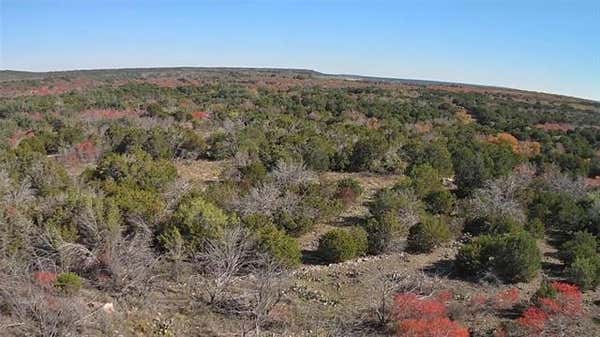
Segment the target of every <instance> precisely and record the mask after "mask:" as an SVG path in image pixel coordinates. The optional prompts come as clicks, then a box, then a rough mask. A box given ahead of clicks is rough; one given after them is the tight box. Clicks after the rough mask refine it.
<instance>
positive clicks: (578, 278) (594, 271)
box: [565, 255, 600, 290]
mask: <svg viewBox="0 0 600 337" xmlns="http://www.w3.org/2000/svg"><path fill="white" fill-rule="evenodd" d="M565 274H566V275H567V279H568V280H569V281H570V282H572V283H574V284H576V285H578V286H579V287H580V288H581V289H584V290H585V289H595V288H596V287H597V286H598V284H600V256H598V255H594V256H590V257H576V258H575V260H573V262H572V263H571V264H570V265H569V266H568V267H567V269H566V270H565Z"/></svg>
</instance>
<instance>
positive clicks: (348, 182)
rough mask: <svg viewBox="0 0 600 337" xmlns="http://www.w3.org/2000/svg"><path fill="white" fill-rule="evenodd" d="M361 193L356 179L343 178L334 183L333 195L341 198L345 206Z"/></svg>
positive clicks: (361, 190) (361, 189) (354, 200)
mask: <svg viewBox="0 0 600 337" xmlns="http://www.w3.org/2000/svg"><path fill="white" fill-rule="evenodd" d="M362 193H363V188H362V187H361V186H360V183H359V182H358V181H357V180H356V179H353V178H344V179H341V180H338V181H337V183H336V192H335V197H336V198H337V199H340V200H342V202H343V203H344V206H346V207H348V206H349V205H350V204H352V203H354V202H356V200H357V199H358V198H359V197H360V195H361V194H362Z"/></svg>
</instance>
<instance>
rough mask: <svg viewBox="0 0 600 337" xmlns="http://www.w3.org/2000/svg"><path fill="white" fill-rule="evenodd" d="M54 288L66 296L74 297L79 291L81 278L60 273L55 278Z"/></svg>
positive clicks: (71, 274)
mask: <svg viewBox="0 0 600 337" xmlns="http://www.w3.org/2000/svg"><path fill="white" fill-rule="evenodd" d="M54 285H55V287H57V288H58V289H60V291H62V292H64V293H65V294H68V295H74V294H76V293H78V292H79V290H80V289H81V285H82V281H81V277H79V275H77V274H75V273H71V272H69V273H60V274H59V275H58V276H57V277H56V283H55V284H54Z"/></svg>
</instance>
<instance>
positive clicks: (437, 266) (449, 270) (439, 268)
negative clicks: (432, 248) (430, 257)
mask: <svg viewBox="0 0 600 337" xmlns="http://www.w3.org/2000/svg"><path fill="white" fill-rule="evenodd" d="M421 270H422V271H423V272H424V273H425V274H426V275H428V276H438V277H445V278H448V279H454V280H465V279H464V278H462V277H460V276H459V275H458V274H457V273H456V269H455V268H454V260H452V259H444V260H439V261H436V262H434V263H432V264H430V265H428V266H425V267H423V268H422V269H421Z"/></svg>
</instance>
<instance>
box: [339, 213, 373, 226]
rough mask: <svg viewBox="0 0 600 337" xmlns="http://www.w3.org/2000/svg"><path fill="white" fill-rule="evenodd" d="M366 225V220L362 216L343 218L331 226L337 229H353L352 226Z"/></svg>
mask: <svg viewBox="0 0 600 337" xmlns="http://www.w3.org/2000/svg"><path fill="white" fill-rule="evenodd" d="M364 224H365V218H364V217H362V216H355V215H350V216H342V217H339V218H338V219H336V220H335V221H332V222H331V225H333V226H336V227H351V226H363V225H364Z"/></svg>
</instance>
